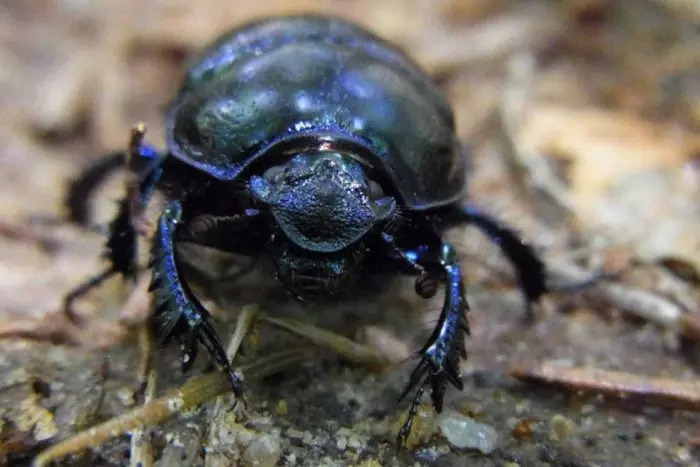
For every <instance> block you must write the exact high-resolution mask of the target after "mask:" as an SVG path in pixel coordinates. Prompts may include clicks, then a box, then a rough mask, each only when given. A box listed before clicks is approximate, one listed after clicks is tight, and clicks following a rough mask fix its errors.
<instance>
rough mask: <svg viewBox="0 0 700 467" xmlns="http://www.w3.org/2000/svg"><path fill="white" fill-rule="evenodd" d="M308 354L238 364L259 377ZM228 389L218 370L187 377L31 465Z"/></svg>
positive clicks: (159, 418)
mask: <svg viewBox="0 0 700 467" xmlns="http://www.w3.org/2000/svg"><path fill="white" fill-rule="evenodd" d="M311 355H312V353H311V352H310V351H309V350H308V349H292V350H286V351H282V352H277V353H274V354H272V355H268V356H266V357H263V358H260V359H258V360H257V361H256V362H255V363H252V364H250V365H247V366H244V367H242V368H241V371H242V372H243V373H245V374H246V376H247V377H248V378H263V377H265V376H268V375H270V374H274V373H276V372H278V371H281V370H283V369H285V368H288V367H290V366H294V365H296V364H299V363H300V362H302V361H303V360H304V359H306V358H308V357H309V356H311ZM230 390H231V386H230V383H229V381H228V378H227V376H226V375H225V374H224V373H223V372H220V371H214V372H212V373H208V374H206V375H202V376H197V377H194V378H191V379H190V380H189V381H187V382H186V383H185V384H184V385H182V386H181V387H179V388H177V389H174V390H171V391H169V392H168V393H166V394H165V395H164V396H162V397H159V398H158V399H155V400H153V401H151V402H150V403H148V404H146V405H143V406H141V407H138V408H136V409H134V410H131V411H129V412H127V413H125V414H123V415H120V416H119V417H115V418H113V419H111V420H108V421H106V422H104V423H102V424H100V425H97V426H95V427H93V428H90V429H88V430H85V431H83V432H81V433H78V434H77V435H75V436H73V437H71V438H68V439H66V440H64V441H61V442H60V443H58V444H55V445H53V446H51V447H50V448H48V449H47V450H46V451H44V452H42V453H41V454H40V455H39V456H37V457H36V458H35V459H34V462H33V463H32V466H33V467H44V466H47V465H49V464H50V463H51V462H54V461H56V460H58V459H61V458H63V457H66V456H69V455H71V454H76V453H79V452H82V451H85V450H86V449H91V448H94V447H96V446H99V445H100V444H102V443H104V442H105V441H107V440H109V439H111V438H115V437H118V436H122V435H125V434H127V433H129V432H131V431H133V430H137V429H141V428H143V427H146V426H153V425H157V424H159V423H162V422H164V421H165V420H167V419H169V418H170V417H172V416H173V415H175V414H177V413H180V412H181V411H186V410H188V409H191V408H192V407H195V406H197V405H199V404H202V403H204V402H207V401H209V400H211V399H213V398H214V397H216V396H218V395H220V394H225V393H227V392H229V391H230Z"/></svg>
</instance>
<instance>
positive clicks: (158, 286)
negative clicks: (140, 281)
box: [150, 200, 243, 398]
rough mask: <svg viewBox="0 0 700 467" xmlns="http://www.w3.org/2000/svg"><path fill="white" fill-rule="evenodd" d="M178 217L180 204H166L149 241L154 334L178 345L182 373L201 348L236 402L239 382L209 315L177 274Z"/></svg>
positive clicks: (240, 378)
mask: <svg viewBox="0 0 700 467" xmlns="http://www.w3.org/2000/svg"><path fill="white" fill-rule="evenodd" d="M182 215H183V213H182V204H181V203H180V201H177V200H174V201H170V202H169V203H168V204H167V205H166V207H165V210H164V211H163V214H162V215H161V216H160V219H159V220H158V230H157V233H156V235H155V238H154V239H153V249H152V259H151V265H152V267H153V280H152V282H151V286H150V290H151V291H152V292H153V295H154V305H155V307H156V314H155V316H154V322H155V324H156V326H157V329H156V331H157V333H158V334H159V335H160V336H161V338H163V339H167V338H169V337H171V336H172V337H175V338H176V339H178V340H179V341H180V346H181V348H182V369H183V371H187V370H188V369H189V368H190V367H191V366H192V363H193V362H194V360H195V358H196V356H197V348H198V345H199V344H202V345H203V346H204V347H205V348H206V349H207V350H208V351H209V353H210V354H211V356H212V357H213V358H214V360H215V361H216V363H218V364H219V365H220V366H221V367H222V369H223V370H224V371H225V372H226V373H227V374H228V377H229V381H230V383H231V387H232V388H233V392H234V394H235V395H236V397H238V398H240V397H241V396H242V395H243V379H242V377H241V375H240V374H239V373H238V372H237V371H236V370H235V369H234V368H233V367H232V366H231V363H230V362H229V361H228V358H227V357H226V351H225V349H224V346H223V345H222V343H221V340H220V339H219V336H218V335H217V334H216V331H215V330H214V327H213V325H212V318H211V316H210V315H209V312H207V310H206V309H205V308H204V306H202V304H201V303H200V302H199V300H197V297H196V296H195V295H194V294H193V293H192V291H191V290H190V288H189V287H188V285H187V282H186V281H185V280H184V278H183V276H182V274H181V269H180V265H179V263H178V258H177V251H176V249H175V238H176V235H177V233H178V228H179V225H180V223H181V221H182Z"/></svg>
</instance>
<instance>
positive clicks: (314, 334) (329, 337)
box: [260, 316, 391, 370]
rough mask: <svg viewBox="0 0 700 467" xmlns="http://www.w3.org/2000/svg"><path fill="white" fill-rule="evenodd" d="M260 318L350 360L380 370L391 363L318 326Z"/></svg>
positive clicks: (355, 343) (371, 350)
mask: <svg viewBox="0 0 700 467" xmlns="http://www.w3.org/2000/svg"><path fill="white" fill-rule="evenodd" d="M260 319H261V320H262V321H263V322H265V323H268V324H271V325H273V326H276V327H278V328H281V329H284V330H285V331H288V332H291V333H292V334H296V335H298V336H300V337H303V338H304V339H306V340H309V341H311V342H313V343H314V344H316V345H318V346H319V347H324V348H327V349H330V350H332V351H333V352H335V353H337V354H338V355H340V356H341V357H342V358H344V359H346V360H347V361H349V362H352V363H355V364H358V365H363V366H366V367H369V368H375V369H379V370H381V369H384V368H387V367H388V366H390V365H391V361H390V360H389V359H388V358H387V357H385V356H384V355H379V354H378V353H377V352H376V351H374V349H371V348H369V347H367V346H364V345H362V344H358V343H357V342H354V341H352V340H350V339H347V338H345V337H342V336H339V335H337V334H335V333H332V332H330V331H326V330H324V329H321V328H318V327H316V326H312V325H310V324H305V323H301V322H298V321H294V320H291V319H280V318H272V317H270V316H262V317H261V318H260Z"/></svg>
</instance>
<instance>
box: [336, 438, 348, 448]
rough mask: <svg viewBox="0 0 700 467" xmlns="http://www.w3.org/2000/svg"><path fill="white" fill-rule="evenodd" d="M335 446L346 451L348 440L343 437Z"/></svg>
mask: <svg viewBox="0 0 700 467" xmlns="http://www.w3.org/2000/svg"><path fill="white" fill-rule="evenodd" d="M335 445H336V447H337V448H338V449H339V450H341V451H345V448H346V447H347V445H348V439H347V438H346V437H344V436H341V437H339V438H338V439H337V440H336V442H335Z"/></svg>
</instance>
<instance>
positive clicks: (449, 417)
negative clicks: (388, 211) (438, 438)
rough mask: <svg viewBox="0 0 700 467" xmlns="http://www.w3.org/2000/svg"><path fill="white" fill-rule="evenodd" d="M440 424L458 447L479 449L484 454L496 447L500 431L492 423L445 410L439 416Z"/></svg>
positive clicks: (449, 440)
mask: <svg viewBox="0 0 700 467" xmlns="http://www.w3.org/2000/svg"><path fill="white" fill-rule="evenodd" d="M438 424H439V425H440V428H441V430H442V434H443V435H444V436H445V438H447V441H448V442H449V443H450V444H451V445H453V446H455V447H457V448H462V449H463V448H469V449H478V450H479V451H481V452H482V453H484V454H488V453H490V452H492V451H493V450H494V449H495V448H496V442H497V441H498V433H496V430H495V429H494V428H493V427H492V426H490V425H484V424H483V423H478V422H475V421H474V420H472V419H471V418H469V417H465V416H463V415H460V414H458V413H456V412H452V411H445V412H443V413H442V414H441V415H440V416H439V417H438Z"/></svg>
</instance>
